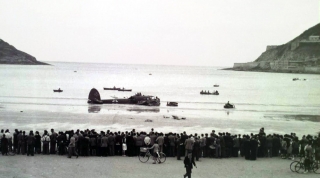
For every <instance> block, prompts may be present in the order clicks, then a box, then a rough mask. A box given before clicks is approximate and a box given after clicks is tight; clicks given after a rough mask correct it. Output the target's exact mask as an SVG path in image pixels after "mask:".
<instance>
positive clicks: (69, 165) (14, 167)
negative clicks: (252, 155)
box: [0, 155, 319, 178]
mask: <svg viewBox="0 0 320 178" xmlns="http://www.w3.org/2000/svg"><path fill="white" fill-rule="evenodd" d="M291 162H292V161H291V160H283V159H280V158H261V159H257V160H256V161H247V160H244V158H241V157H239V158H229V159H209V158H201V159H200V161H198V162H196V164H197V167H198V168H194V169H193V171H192V172H193V173H192V177H195V178H196V177H204V178H207V177H208V178H209V177H234V178H235V177H249V178H256V177H263V178H268V177H281V178H287V177H295V178H297V177H306V176H308V177H319V175H317V174H315V173H313V172H309V173H307V175H306V174H298V173H294V172H291V171H290V169H289V165H290V163H291ZM0 164H1V167H0V177H1V178H31V177H44V178H56V177H59V178H69V177H94V178H105V177H112V178H128V177H132V178H163V177H166V178H175V177H177V178H179V177H183V176H182V175H183V174H184V173H185V169H184V165H183V161H178V160H176V159H175V158H167V160H166V162H165V163H164V164H157V165H153V164H152V161H151V160H149V161H148V162H147V163H141V162H140V161H139V159H138V157H121V156H120V157H119V156H114V157H79V158H78V159H76V158H75V157H73V158H72V159H68V158H67V157H66V156H58V155H35V156H34V157H31V156H26V155H15V156H2V155H1V156H0Z"/></svg>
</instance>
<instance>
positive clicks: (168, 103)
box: [167, 102, 178, 106]
mask: <svg viewBox="0 0 320 178" xmlns="http://www.w3.org/2000/svg"><path fill="white" fill-rule="evenodd" d="M167 106H178V103H177V102H167Z"/></svg>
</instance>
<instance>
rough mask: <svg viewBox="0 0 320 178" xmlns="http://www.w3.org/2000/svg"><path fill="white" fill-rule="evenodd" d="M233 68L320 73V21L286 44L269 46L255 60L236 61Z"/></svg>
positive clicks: (240, 69)
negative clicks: (246, 61)
mask: <svg viewBox="0 0 320 178" xmlns="http://www.w3.org/2000/svg"><path fill="white" fill-rule="evenodd" d="M231 70H239V71H266V72H297V73H320V23H319V24H317V25H315V26H314V27H312V28H310V29H308V30H306V31H305V32H303V33H302V34H301V35H299V36H298V37H296V38H294V39H293V40H291V41H289V42H288V43H286V44H283V45H279V46H268V47H267V50H266V51H265V52H263V53H262V54H261V55H260V56H259V57H258V59H256V60H255V61H254V62H248V63H235V64H234V66H233V68H232V69H231Z"/></svg>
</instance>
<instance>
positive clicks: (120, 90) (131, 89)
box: [118, 88, 132, 91]
mask: <svg viewBox="0 0 320 178" xmlns="http://www.w3.org/2000/svg"><path fill="white" fill-rule="evenodd" d="M118 91H132V89H124V88H122V89H121V88H119V89H118Z"/></svg>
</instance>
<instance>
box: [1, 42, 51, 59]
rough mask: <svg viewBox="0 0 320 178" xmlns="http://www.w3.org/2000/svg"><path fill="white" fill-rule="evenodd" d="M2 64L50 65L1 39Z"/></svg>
mask: <svg viewBox="0 0 320 178" xmlns="http://www.w3.org/2000/svg"><path fill="white" fill-rule="evenodd" d="M0 64H20V65H49V64H47V63H44V62H40V61H37V60H36V58H35V57H33V56H31V55H29V54H27V53H25V52H22V51H20V50H17V49H16V48H15V47H14V46H11V45H10V44H8V43H7V42H5V41H3V40H2V39H0Z"/></svg>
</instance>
